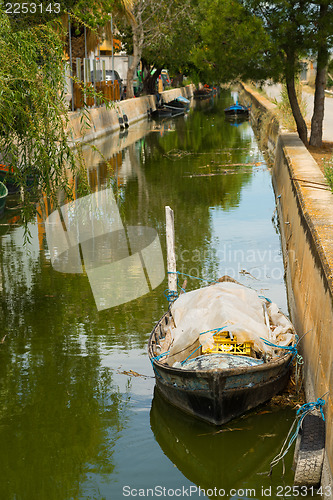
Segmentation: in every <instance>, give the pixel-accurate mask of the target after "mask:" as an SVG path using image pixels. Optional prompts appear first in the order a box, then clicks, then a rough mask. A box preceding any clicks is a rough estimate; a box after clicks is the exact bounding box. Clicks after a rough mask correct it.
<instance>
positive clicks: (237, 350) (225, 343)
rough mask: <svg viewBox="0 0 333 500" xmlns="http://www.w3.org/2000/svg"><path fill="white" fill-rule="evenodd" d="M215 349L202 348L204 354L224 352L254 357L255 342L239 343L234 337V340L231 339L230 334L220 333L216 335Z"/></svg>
mask: <svg viewBox="0 0 333 500" xmlns="http://www.w3.org/2000/svg"><path fill="white" fill-rule="evenodd" d="M213 339H214V347H212V348H209V347H205V346H204V345H203V346H202V354H211V353H216V352H223V353H228V354H240V355H243V356H251V355H252V347H253V342H243V343H240V342H237V338H236V336H235V335H234V336H233V340H231V338H230V337H229V334H228V332H218V333H216V334H215V335H214V337H213Z"/></svg>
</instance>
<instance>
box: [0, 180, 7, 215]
mask: <svg viewBox="0 0 333 500" xmlns="http://www.w3.org/2000/svg"><path fill="white" fill-rule="evenodd" d="M7 196H8V189H7V188H6V186H5V185H4V184H3V183H2V182H1V181H0V216H2V215H3V213H4V211H5V206H6V198H7Z"/></svg>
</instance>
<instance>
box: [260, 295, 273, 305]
mask: <svg viewBox="0 0 333 500" xmlns="http://www.w3.org/2000/svg"><path fill="white" fill-rule="evenodd" d="M258 297H259V299H265V300H267V302H269V303H270V304H271V303H272V301H271V299H268V298H267V297H265V296H264V295H258Z"/></svg>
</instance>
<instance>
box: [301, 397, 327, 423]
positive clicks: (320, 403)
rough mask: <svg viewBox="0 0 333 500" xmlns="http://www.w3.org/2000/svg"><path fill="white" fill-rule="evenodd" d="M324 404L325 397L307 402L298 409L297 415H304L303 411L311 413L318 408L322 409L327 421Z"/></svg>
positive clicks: (321, 411) (322, 414)
mask: <svg viewBox="0 0 333 500" xmlns="http://www.w3.org/2000/svg"><path fill="white" fill-rule="evenodd" d="M324 404H325V399H323V398H318V399H317V401H315V402H314V403H305V404H304V405H302V406H301V407H300V408H299V409H298V410H297V413H296V417H298V416H302V415H303V413H305V412H308V413H309V412H310V411H312V410H314V409H315V408H317V409H318V410H320V413H321V416H322V418H323V420H324V422H325V416H324V412H323V406H324Z"/></svg>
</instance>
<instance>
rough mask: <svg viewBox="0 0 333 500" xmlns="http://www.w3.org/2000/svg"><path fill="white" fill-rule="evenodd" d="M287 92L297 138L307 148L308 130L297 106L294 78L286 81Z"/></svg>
mask: <svg viewBox="0 0 333 500" xmlns="http://www.w3.org/2000/svg"><path fill="white" fill-rule="evenodd" d="M287 92H288V97H289V102H290V107H291V111H292V113H293V117H294V119H295V122H296V127H297V132H298V137H299V138H300V139H301V141H302V142H303V143H304V144H305V145H306V146H307V144H308V129H307V126H306V123H305V120H304V118H303V116H302V112H301V110H300V107H299V104H298V99H297V95H296V89H295V78H294V76H291V77H290V78H288V79H287Z"/></svg>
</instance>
